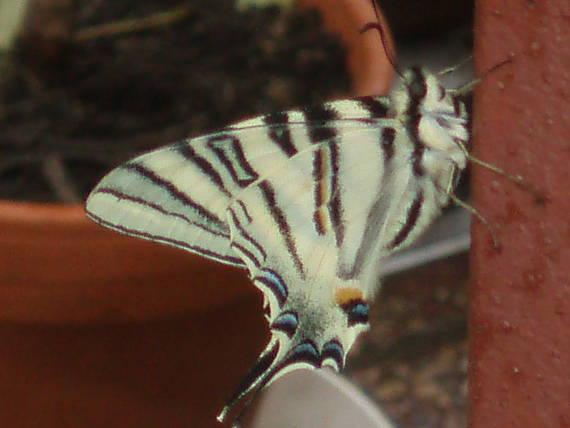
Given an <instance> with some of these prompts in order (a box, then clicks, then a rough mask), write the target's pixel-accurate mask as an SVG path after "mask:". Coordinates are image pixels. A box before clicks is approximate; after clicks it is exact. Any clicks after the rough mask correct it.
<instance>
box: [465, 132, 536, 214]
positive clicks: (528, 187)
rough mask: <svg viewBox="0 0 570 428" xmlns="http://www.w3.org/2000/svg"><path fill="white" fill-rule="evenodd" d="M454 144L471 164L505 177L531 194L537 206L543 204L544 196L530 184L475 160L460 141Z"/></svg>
mask: <svg viewBox="0 0 570 428" xmlns="http://www.w3.org/2000/svg"><path fill="white" fill-rule="evenodd" d="M456 143H457V145H458V146H459V147H460V148H461V150H462V151H463V153H465V156H467V159H469V160H470V161H471V162H473V163H474V164H477V165H480V166H482V167H483V168H487V169H488V170H490V171H493V172H494V173H495V174H498V175H501V176H503V177H505V178H506V179H508V180H510V181H512V182H513V183H515V184H516V185H517V186H519V187H521V188H522V189H523V190H525V191H527V192H529V193H531V194H532V195H533V197H534V200H535V202H536V203H537V204H539V205H543V204H544V196H543V195H542V194H541V193H540V192H539V191H538V190H537V189H536V188H535V187H534V186H532V185H531V184H530V183H528V182H527V181H525V180H524V178H523V177H522V176H520V175H518V174H517V175H512V174H509V173H508V172H506V171H505V170H504V169H502V168H499V167H498V166H495V165H493V164H490V163H487V162H485V161H483V160H481V159H479V158H476V157H475V156H473V155H472V154H471V153H469V151H468V150H467V148H466V147H465V145H464V144H463V143H462V142H461V141H456Z"/></svg>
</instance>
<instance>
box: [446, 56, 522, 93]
mask: <svg viewBox="0 0 570 428" xmlns="http://www.w3.org/2000/svg"><path fill="white" fill-rule="evenodd" d="M468 59H471V57H469V58H468ZM512 62H513V59H512V58H507V59H505V60H503V61H501V62H499V63H498V64H495V65H494V66H492V67H491V68H490V69H488V70H487V71H485V72H484V73H483V74H482V75H481V76H479V77H477V78H475V79H473V80H472V81H470V82H467V83H466V84H465V85H463V86H461V87H459V88H457V89H453V90H450V92H452V93H453V95H455V96H463V95H465V94H468V93H469V92H471V91H473V88H475V86H477V85H478V84H479V83H481V82H482V81H483V79H484V78H485V77H487V76H488V75H489V74H491V73H494V72H495V71H497V70H498V69H499V68H501V67H503V66H504V65H506V64H510V63H512ZM460 65H462V64H460ZM453 68H457V66H454V67H451V69H453ZM446 72H449V69H446V70H443V72H440V74H444V73H446Z"/></svg>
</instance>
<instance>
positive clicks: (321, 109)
mask: <svg viewBox="0 0 570 428" xmlns="http://www.w3.org/2000/svg"><path fill="white" fill-rule="evenodd" d="M303 113H304V115H305V120H306V122H307V130H308V132H309V138H310V139H311V142H312V143H320V142H322V141H328V140H332V139H333V138H334V137H336V136H337V131H336V128H335V126H334V125H333V124H331V123H330V122H332V121H335V120H337V119H339V115H338V113H337V112H336V111H335V110H334V109H332V108H330V107H327V106H324V105H318V106H313V107H306V108H304V109H303Z"/></svg>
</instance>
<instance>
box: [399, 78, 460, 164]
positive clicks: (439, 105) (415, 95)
mask: <svg viewBox="0 0 570 428" xmlns="http://www.w3.org/2000/svg"><path fill="white" fill-rule="evenodd" d="M391 99H392V101H393V106H394V113H395V116H396V117H397V118H399V119H400V120H401V121H402V122H403V125H404V126H405V127H406V128H407V129H408V130H410V134H411V135H410V137H411V140H412V141H415V142H417V143H419V144H421V145H422V146H423V147H425V148H426V149H431V150H433V151H434V152H437V153H439V154H441V155H443V156H444V157H446V158H448V159H450V160H452V161H453V162H454V163H455V164H456V166H457V167H459V168H460V169H462V168H464V167H465V163H466V158H465V151H464V148H465V146H466V145H467V143H468V140H469V133H468V130H467V120H468V117H467V111H466V109H465V105H464V103H463V101H462V100H461V99H460V96H459V95H458V92H457V91H456V90H453V89H446V88H445V87H444V86H443V85H442V83H441V81H440V79H439V77H438V75H437V74H434V73H431V72H430V71H428V70H425V69H422V68H419V67H413V68H410V69H409V70H406V71H405V72H404V73H403V74H402V82H401V85H400V86H399V87H397V88H396V89H395V90H394V92H393V93H392V95H391Z"/></svg>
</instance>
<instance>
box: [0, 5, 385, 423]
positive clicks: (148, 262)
mask: <svg viewBox="0 0 570 428" xmlns="http://www.w3.org/2000/svg"><path fill="white" fill-rule="evenodd" d="M313 4H314V5H316V6H317V7H319V8H324V9H323V14H324V17H325V22H326V24H327V25H328V26H329V27H330V28H331V29H333V31H338V32H340V34H341V35H342V37H343V40H344V41H345V42H346V44H347V47H348V52H349V53H348V58H349V63H350V64H351V67H350V68H351V69H352V70H354V71H355V72H354V74H353V79H354V82H353V85H354V88H355V91H356V92H357V93H358V94H366V93H369V94H374V93H380V92H383V91H385V90H386V88H387V87H388V86H389V82H390V77H391V73H392V71H391V69H390V66H389V64H388V63H387V62H386V60H385V56H384V54H383V51H382V48H381V45H380V43H379V38H378V35H377V34H374V32H370V33H369V34H366V35H364V36H359V35H358V31H357V30H358V28H360V27H361V26H362V25H363V24H364V23H366V22H369V21H374V20H375V17H374V15H373V11H372V7H371V4H370V1H369V0H359V1H356V0H345V1H341V0H336V1H332V0H325V1H316V0H315V1H309V0H306V1H303V6H307V5H313ZM357 5H358V6H359V7H362V8H357V7H356V6H357ZM325 6H326V7H325ZM340 18H342V19H340ZM260 308H261V297H260V296H259V295H258V293H257V291H256V290H255V288H254V287H253V286H252V285H251V284H250V283H249V281H248V280H247V279H246V275H245V272H244V271H241V270H238V269H232V268H229V267H225V266H223V265H220V264H217V263H213V262H210V261H207V260H205V259H203V258H200V257H197V256H193V255H190V254H188V253H186V252H183V251H178V250H174V249H171V248H168V247H165V246H162V245H158V244H153V243H149V242H144V241H141V240H138V239H133V238H128V237H125V236H121V235H118V234H116V233H113V232H110V231H107V230H105V229H103V228H101V227H99V226H97V225H95V224H93V223H91V222H90V221H88V220H87V219H86V218H85V216H84V211H83V206H81V205H78V206H64V205H57V204H32V203H15V202H8V201H0V321H1V323H0V342H1V343H2V346H0V379H1V382H0V396H1V397H2V399H0V421H2V426H6V427H19V428H27V427H35V428H51V427H54V428H55V427H58V428H60V427H67V426H69V427H89V428H97V427H105V428H112V427H117V428H119V427H120V428H126V427H137V428H146V427H149V428H150V427H210V426H211V427H217V426H220V425H219V424H218V423H217V422H216V421H215V414H216V413H217V411H218V410H219V409H220V407H221V406H222V404H223V402H224V399H225V398H226V395H227V394H228V393H229V392H231V390H232V389H233V387H234V386H235V384H236V383H237V382H238V380H239V378H240V377H241V376H242V375H243V374H244V373H245V371H246V370H247V368H248V366H249V364H250V363H251V362H252V361H253V360H254V359H255V357H256V356H257V354H258V352H259V351H260V349H261V348H262V346H263V344H264V342H265V341H266V340H267V336H268V333H267V331H266V330H267V327H266V325H265V321H264V320H263V317H262V315H261V310H260Z"/></svg>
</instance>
